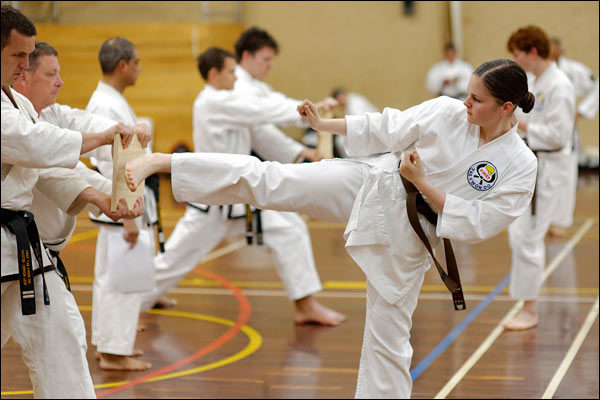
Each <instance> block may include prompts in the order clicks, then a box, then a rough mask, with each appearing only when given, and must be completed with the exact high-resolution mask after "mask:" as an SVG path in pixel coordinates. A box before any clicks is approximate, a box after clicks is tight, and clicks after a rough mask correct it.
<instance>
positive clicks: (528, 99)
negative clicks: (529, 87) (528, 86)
mask: <svg viewBox="0 0 600 400" xmlns="http://www.w3.org/2000/svg"><path fill="white" fill-rule="evenodd" d="M534 104H535V96H534V95H533V93H531V92H527V94H526V95H525V97H524V98H523V100H521V102H520V103H519V107H521V110H523V112H525V113H528V112H529V111H531V109H532V108H533V105H534Z"/></svg>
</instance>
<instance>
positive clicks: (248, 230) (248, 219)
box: [246, 204, 252, 245]
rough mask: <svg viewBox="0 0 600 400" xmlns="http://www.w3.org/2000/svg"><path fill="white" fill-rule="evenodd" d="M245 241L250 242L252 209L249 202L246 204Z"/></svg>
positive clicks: (249, 243)
mask: <svg viewBox="0 0 600 400" xmlns="http://www.w3.org/2000/svg"><path fill="white" fill-rule="evenodd" d="M246 243H248V245H251V244H252V210H251V209H250V205H249V204H246Z"/></svg>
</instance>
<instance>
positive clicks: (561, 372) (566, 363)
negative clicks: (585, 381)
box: [542, 297, 598, 399]
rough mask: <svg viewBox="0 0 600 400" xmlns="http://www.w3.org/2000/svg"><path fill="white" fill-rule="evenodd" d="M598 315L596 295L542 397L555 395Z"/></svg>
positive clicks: (548, 397)
mask: <svg viewBox="0 0 600 400" xmlns="http://www.w3.org/2000/svg"><path fill="white" fill-rule="evenodd" d="M597 317H598V297H596V302H595V303H594V305H593V306H592V308H591V309H590V311H589V312H588V314H587V317H586V318H585V321H584V322H583V325H582V326H581V329H580V330H579V332H577V336H575V340H573V343H572V344H571V347H569V350H568V351H567V354H566V355H565V357H564V358H563V360H562V362H561V363H560V365H559V367H558V369H557V370H556V372H555V373H554V376H553V377H552V379H551V380H550V383H549V384H548V387H547V388H546V391H545V392H544V394H543V395H542V399H551V398H552V397H553V396H554V393H555V392H556V389H558V385H560V383H561V382H562V380H563V378H564V376H565V374H566V373H567V370H568V369H569V367H570V366H571V363H572V362H573V360H574V359H575V356H576V355H577V352H578V351H579V349H580V348H581V345H582V344H583V341H584V340H585V338H586V337H587V334H588V333H589V331H590V329H591V328H592V325H594V322H596V318H597Z"/></svg>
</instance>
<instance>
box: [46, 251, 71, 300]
mask: <svg viewBox="0 0 600 400" xmlns="http://www.w3.org/2000/svg"><path fill="white" fill-rule="evenodd" d="M48 251H49V252H50V255H51V256H52V257H53V258H55V259H56V261H55V263H56V272H57V273H58V276H60V279H62V280H63V282H64V283H65V286H66V287H67V290H68V291H69V292H70V291H71V282H70V281H69V275H68V274H67V269H66V268H65V264H63V262H62V260H61V259H60V257H59V256H58V251H54V250H50V249H48Z"/></svg>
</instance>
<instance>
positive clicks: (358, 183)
mask: <svg viewBox="0 0 600 400" xmlns="http://www.w3.org/2000/svg"><path fill="white" fill-rule="evenodd" d="M171 160H172V162H171V185H172V188H173V194H174V196H175V199H176V200H177V201H191V202H201V203H208V204H232V203H249V204H251V205H253V206H255V207H257V208H261V209H274V210H279V211H293V212H299V213H303V214H306V215H308V216H310V217H312V218H315V219H319V220H323V221H329V222H348V219H349V217H350V214H351V211H352V207H353V205H354V200H355V198H356V196H357V194H358V192H359V190H360V188H361V187H362V185H363V183H364V180H365V179H366V177H367V176H368V171H369V169H370V166H369V165H367V164H366V163H361V162H354V161H350V160H335V161H321V162H318V163H305V164H279V163H276V162H260V161H259V160H258V159H257V158H255V157H251V156H246V155H237V154H214V153H212V154H211V153H187V154H173V156H172V159H171ZM425 271H426V269H424V268H420V269H415V274H417V275H418V276H416V279H413V280H411V282H412V283H411V287H410V288H408V294H407V295H406V296H405V297H404V298H403V302H402V303H401V304H400V303H398V304H390V303H388V302H387V301H385V300H384V299H383V298H382V297H381V296H380V295H379V293H378V292H377V291H376V290H375V289H374V288H373V287H372V286H371V285H370V284H367V315H366V319H365V332H364V340H363V347H362V351H361V358H360V366H359V374H358V381H357V387H356V394H355V396H356V397H357V398H364V397H370V398H373V397H376V398H409V397H410V392H411V388H412V382H411V378H410V370H409V368H410V361H411V358H412V347H411V345H410V342H409V339H410V329H411V326H412V324H411V317H412V314H413V312H414V309H415V307H416V304H417V299H418V295H419V289H420V286H421V284H422V282H423V277H424V274H425Z"/></svg>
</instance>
